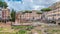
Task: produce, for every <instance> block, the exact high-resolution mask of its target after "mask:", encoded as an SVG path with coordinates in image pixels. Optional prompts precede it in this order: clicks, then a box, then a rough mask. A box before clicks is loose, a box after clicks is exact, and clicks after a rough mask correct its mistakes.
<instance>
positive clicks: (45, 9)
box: [41, 8, 51, 11]
mask: <svg viewBox="0 0 60 34" xmlns="http://www.w3.org/2000/svg"><path fill="white" fill-rule="evenodd" d="M41 11H51V8H43V9H41Z"/></svg>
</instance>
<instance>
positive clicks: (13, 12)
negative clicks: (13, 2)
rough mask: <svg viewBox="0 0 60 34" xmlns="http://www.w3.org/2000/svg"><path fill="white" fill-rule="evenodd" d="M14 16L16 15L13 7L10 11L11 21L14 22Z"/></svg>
mask: <svg viewBox="0 0 60 34" xmlns="http://www.w3.org/2000/svg"><path fill="white" fill-rule="evenodd" d="M15 16H16V12H15V11H14V9H12V12H11V21H13V22H15Z"/></svg>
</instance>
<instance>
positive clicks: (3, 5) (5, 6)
mask: <svg viewBox="0 0 60 34" xmlns="http://www.w3.org/2000/svg"><path fill="white" fill-rule="evenodd" d="M0 7H2V8H3V7H4V8H7V7H8V6H7V3H6V2H2V1H0Z"/></svg>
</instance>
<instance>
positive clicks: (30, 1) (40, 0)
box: [5, 0, 60, 11]
mask: <svg viewBox="0 0 60 34" xmlns="http://www.w3.org/2000/svg"><path fill="white" fill-rule="evenodd" d="M57 1H60V0H5V2H6V3H7V4H8V8H10V9H14V10H17V11H20V10H40V9H42V8H46V7H49V6H51V5H52V4H53V3H55V2H57Z"/></svg>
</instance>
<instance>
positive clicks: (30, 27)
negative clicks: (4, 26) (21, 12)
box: [12, 26, 33, 29]
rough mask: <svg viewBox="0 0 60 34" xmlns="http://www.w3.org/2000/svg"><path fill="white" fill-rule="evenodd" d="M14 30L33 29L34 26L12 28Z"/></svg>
mask: <svg viewBox="0 0 60 34" xmlns="http://www.w3.org/2000/svg"><path fill="white" fill-rule="evenodd" d="M12 28H13V29H33V26H12Z"/></svg>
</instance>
